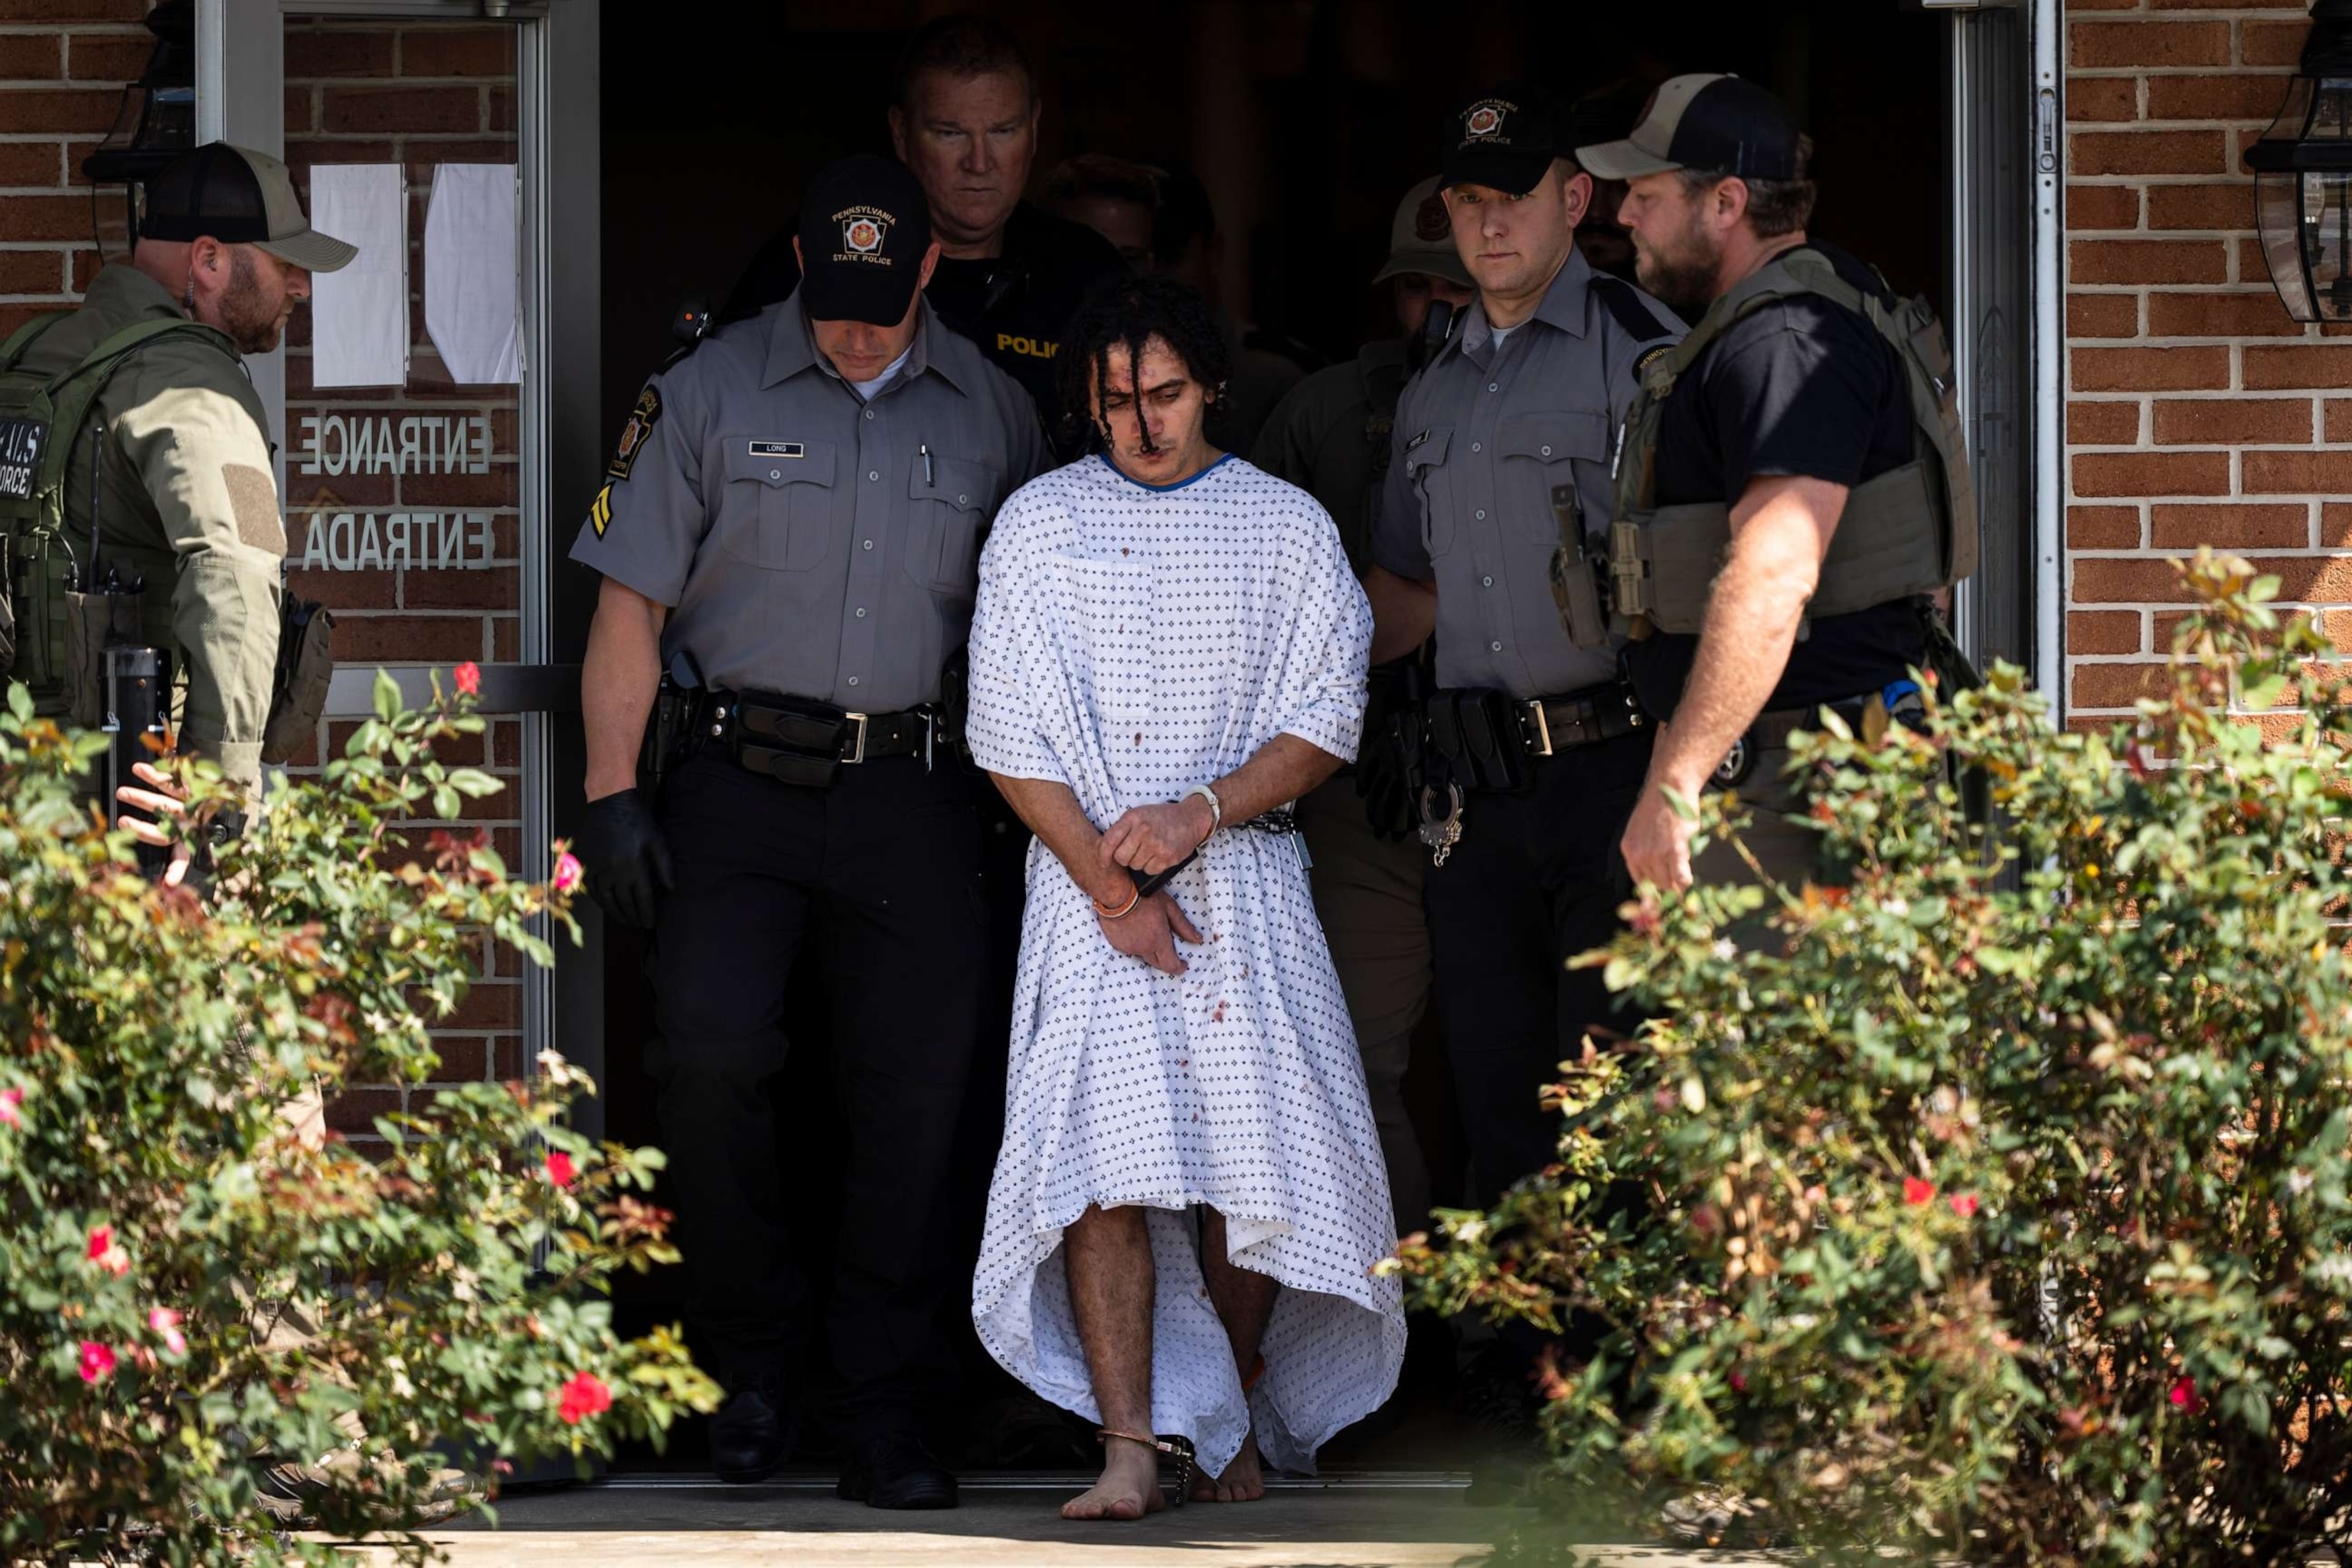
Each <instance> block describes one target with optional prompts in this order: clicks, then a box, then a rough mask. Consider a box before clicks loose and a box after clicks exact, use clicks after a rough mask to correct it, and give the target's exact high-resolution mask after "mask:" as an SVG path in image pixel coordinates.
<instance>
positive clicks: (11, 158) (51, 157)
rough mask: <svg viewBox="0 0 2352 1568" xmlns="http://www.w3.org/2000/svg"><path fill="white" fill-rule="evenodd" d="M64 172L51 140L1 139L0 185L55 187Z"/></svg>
mask: <svg viewBox="0 0 2352 1568" xmlns="http://www.w3.org/2000/svg"><path fill="white" fill-rule="evenodd" d="M64 172H65V160H64V159H63V158H61V157H59V156H58V144H57V143H56V142H0V185H13V186H18V187H22V186H26V185H48V186H54V185H56V184H58V176H59V175H60V174H63V173H64Z"/></svg>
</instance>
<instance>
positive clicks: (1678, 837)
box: [1619, 783, 1698, 893]
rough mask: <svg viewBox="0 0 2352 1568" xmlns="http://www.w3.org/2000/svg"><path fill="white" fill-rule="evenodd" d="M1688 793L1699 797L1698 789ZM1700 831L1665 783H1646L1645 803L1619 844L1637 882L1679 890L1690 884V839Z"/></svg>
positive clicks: (1626, 826) (1660, 889)
mask: <svg viewBox="0 0 2352 1568" xmlns="http://www.w3.org/2000/svg"><path fill="white" fill-rule="evenodd" d="M1688 795H1689V796H1690V798H1693V799H1696V795H1697V792H1696V791H1690V792H1688ZM1697 832H1698V824H1697V823H1696V822H1693V821H1691V820H1690V819H1689V818H1688V817H1685V816H1683V814H1682V813H1680V812H1678V811H1676V810H1675V808H1674V805H1672V803H1670V802H1669V801H1668V800H1667V799H1666V792H1665V789H1664V786H1662V785H1660V784H1656V783H1650V784H1643V786H1642V799H1641V804H1639V805H1636V806H1634V807H1633V820H1632V821H1630V822H1628V823H1627V824H1626V825H1625V837H1624V838H1623V839H1622V841H1621V842H1620V845H1619V847H1620V848H1621V849H1622V851H1623V853H1624V856H1625V869H1626V870H1628V871H1630V872H1632V873H1633V882H1634V885H1635V886H1636V887H1639V886H1640V885H1641V884H1642V883H1643V882H1648V883H1651V884H1652V885H1654V887H1656V888H1657V889H1658V890H1659V891H1660V892H1664V893H1679V892H1681V891H1682V890H1683V889H1685V888H1687V887H1689V886H1690V885H1691V858H1690V842H1691V839H1692V837H1694V836H1695V835H1696V833H1697Z"/></svg>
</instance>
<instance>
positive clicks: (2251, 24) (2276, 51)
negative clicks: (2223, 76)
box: [2238, 19, 2311, 113]
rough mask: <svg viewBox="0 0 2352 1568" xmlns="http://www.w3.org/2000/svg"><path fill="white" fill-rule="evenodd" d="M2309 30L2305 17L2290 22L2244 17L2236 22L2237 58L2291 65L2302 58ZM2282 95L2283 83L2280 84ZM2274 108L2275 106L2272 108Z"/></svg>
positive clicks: (2246, 62)
mask: <svg viewBox="0 0 2352 1568" xmlns="http://www.w3.org/2000/svg"><path fill="white" fill-rule="evenodd" d="M2310 31H2311V24H2310V22H2309V21H2308V20H2306V19H2298V20H2296V21H2292V22H2255V21H2245V22H2241V23H2239V24H2238V60H2239V63H2240V64H2242V65H2250V66H2291V65H2294V64H2297V63H2299V62H2300V61H2301V60H2302V58H2303V40H2304V38H2305V36H2306V35H2308V34H2309V33H2310ZM2279 91H2280V93H2281V94H2282V96H2283V95H2284V93H2285V91H2286V84H2285V83H2284V82H2281V83H2280V84H2279ZM2275 112H2276V110H2273V113H2275Z"/></svg>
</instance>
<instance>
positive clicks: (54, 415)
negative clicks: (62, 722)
mask: <svg viewBox="0 0 2352 1568" xmlns="http://www.w3.org/2000/svg"><path fill="white" fill-rule="evenodd" d="M72 315H73V312H72V311H70V310H66V311H59V312H57V313H56V314H53V315H47V316H37V317H35V318H34V319H33V320H32V321H27V322H26V323H25V324H24V325H23V326H22V327H19V328H18V329H17V330H16V332H15V333H14V334H13V335H12V336H11V337H10V338H9V339H8V341H7V342H5V344H0V680H5V679H16V680H21V681H23V682H24V683H25V684H26V686H27V687H28V688H29V689H31V691H32V695H33V700H34V702H35V704H36V705H37V707H39V708H40V709H41V710H43V711H47V712H58V711H63V710H65V708H66V705H67V699H68V693H69V687H70V685H71V681H70V679H69V677H70V672H69V669H68V665H69V664H70V662H71V657H72V648H73V645H74V641H75V639H74V637H73V635H72V631H71V628H70V626H69V624H68V595H76V596H79V595H80V594H82V593H85V592H87V591H89V588H90V587H91V586H92V584H90V583H89V582H88V581H86V580H85V578H86V575H87V574H86V573H85V572H84V570H83V569H84V568H85V567H87V566H88V565H89V563H90V558H91V556H92V554H93V552H94V551H95V534H96V529H97V510H98V494H97V489H96V486H95V483H94V480H95V478H96V468H97V463H98V452H97V443H96V441H95V439H91V440H84V439H82V438H81V437H82V428H83V426H84V425H85V424H86V423H87V422H88V420H89V411H90V409H91V407H92V406H93V405H95V404H96V403H97V401H98V396H99V394H100V393H101V392H102V391H104V390H105V388H106V384H107V383H108V382H109V381H110V380H111V379H112V378H113V375H114V373H115V372H116V371H117V370H119V369H121V367H122V365H123V364H124V363H127V362H128V361H129V360H130V358H131V355H133V354H135V353H138V352H139V351H140V350H141V349H143V348H145V347H146V346H147V345H148V344H150V343H152V342H155V341H156V340H157V339H159V338H163V337H166V336H170V335H172V334H174V333H179V334H184V335H188V336H193V337H196V338H200V339H202V340H204V341H205V342H209V343H212V344H213V345H215V347H217V348H218V349H219V350H220V351H221V352H222V353H225V354H226V355H228V356H229V357H230V358H231V359H232V360H234V359H235V358H236V344H234V343H233V342H230V341H229V338H228V336H227V335H226V333H224V332H221V331H216V330H215V329H214V328H211V327H207V326H205V325H204V324H203V323H201V322H198V321H135V322H133V323H131V325H130V326H127V327H124V328H122V329H121V331H117V332H114V333H112V334H111V335H110V336H109V337H107V338H106V339H105V340H104V341H103V342H100V344H99V345H98V346H97V347H96V348H94V349H92V350H90V352H89V353H88V354H86V355H85V356H83V358H82V360H81V361H80V363H78V364H73V365H69V366H68V367H67V368H65V369H64V370H61V371H57V372H53V373H48V374H43V373H41V372H37V371H33V370H29V369H26V368H25V367H24V360H25V355H26V353H27V351H29V350H30V349H31V348H32V346H33V344H34V343H35V342H37V341H38V340H39V338H40V337H41V335H42V334H43V333H45V332H47V331H48V330H49V329H50V328H52V327H54V326H56V325H57V324H58V322H60V321H66V320H68V318H69V317H71V316H72ZM77 461H79V462H80V463H82V464H83V465H85V468H84V473H85V477H86V480H88V481H93V482H92V488H91V492H90V512H91V530H92V538H90V539H87V540H74V539H68V538H67V537H66V531H65V516H66V479H67V475H68V472H69V469H70V465H72V464H73V463H75V462H77ZM130 633H131V635H132V636H134V637H135V636H136V633H137V626H135V625H133V626H131V628H130Z"/></svg>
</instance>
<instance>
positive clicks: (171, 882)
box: [114, 763, 195, 888]
mask: <svg viewBox="0 0 2352 1568" xmlns="http://www.w3.org/2000/svg"><path fill="white" fill-rule="evenodd" d="M131 776H132V777H133V778H137V779H140V780H142V781H143V782H145V783H146V784H150V785H152V786H153V787H152V788H149V789H137V788H134V787H132V786H131V785H130V784H124V785H122V786H121V788H120V789H118V790H116V791H115V792H114V798H115V799H116V800H117V801H119V802H121V804H122V805H127V806H130V807H131V808H132V809H134V810H137V811H143V812H146V813H147V814H148V816H152V818H154V820H153V821H152V822H151V821H148V820H147V819H146V818H143V817H137V816H118V817H116V818H115V819H114V826H117V827H120V828H121V829H122V830H123V831H125V832H127V833H129V834H130V835H131V837H133V838H136V839H137V840H139V842H140V843H142V844H149V845H155V846H158V847H160V846H162V845H165V844H170V845H171V846H172V863H171V864H170V865H168V866H166V867H164V868H163V886H165V887H167V888H176V887H178V886H179V885H180V884H181V883H182V882H184V881H186V880H187V878H188V864H189V861H190V860H191V859H193V858H194V855H195V849H194V846H192V845H191V844H190V843H189V842H188V840H187V839H186V838H184V837H183V838H181V839H179V840H178V841H177V842H173V837H172V832H171V829H170V828H168V827H166V826H163V819H164V818H165V817H170V818H172V819H173V820H175V821H176V820H179V819H181V818H184V817H185V816H187V815H188V804H187V803H188V792H187V791H186V790H184V789H183V788H182V787H181V786H180V785H178V784H173V782H172V780H171V779H170V777H169V776H167V775H166V774H165V773H164V772H163V769H161V768H159V767H157V766H155V765H154V764H153V763H131Z"/></svg>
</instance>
